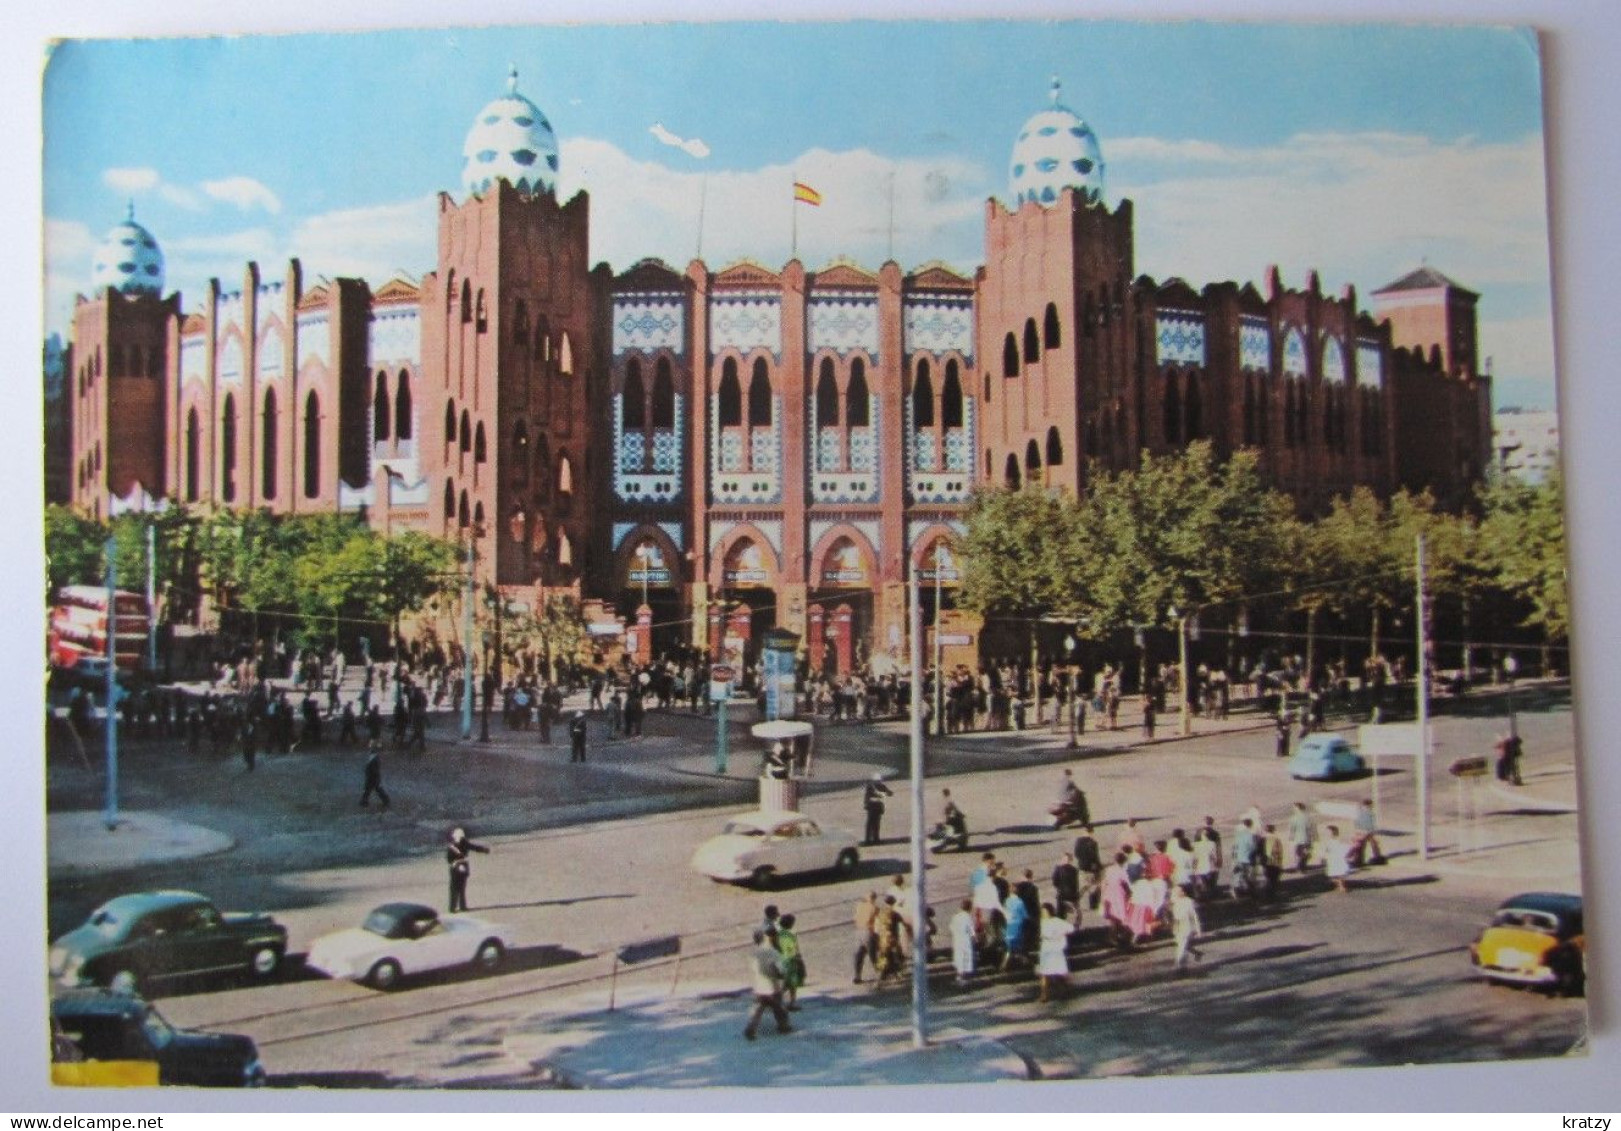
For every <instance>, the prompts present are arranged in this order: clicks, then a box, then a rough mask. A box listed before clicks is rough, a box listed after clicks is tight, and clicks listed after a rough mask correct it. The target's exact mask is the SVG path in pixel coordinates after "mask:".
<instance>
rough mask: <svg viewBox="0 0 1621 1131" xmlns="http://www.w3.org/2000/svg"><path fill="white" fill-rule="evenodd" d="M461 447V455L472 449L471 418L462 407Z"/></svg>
mask: <svg viewBox="0 0 1621 1131" xmlns="http://www.w3.org/2000/svg"><path fill="white" fill-rule="evenodd" d="M461 449H462V455H467V454H468V453H469V452H471V451H472V450H473V418H472V417H470V416H468V415H467V410H466V409H465V408H464V409H462V435H461Z"/></svg>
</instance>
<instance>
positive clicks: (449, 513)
mask: <svg viewBox="0 0 1621 1131" xmlns="http://www.w3.org/2000/svg"><path fill="white" fill-rule="evenodd" d="M455 517H456V481H455V480H454V479H452V478H450V476H448V475H447V476H445V522H446V523H447V524H448V523H449V522H450V520H451V519H453V518H455Z"/></svg>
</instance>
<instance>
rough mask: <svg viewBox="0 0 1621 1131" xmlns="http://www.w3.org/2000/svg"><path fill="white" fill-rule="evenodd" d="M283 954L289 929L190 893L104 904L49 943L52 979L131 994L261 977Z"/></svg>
mask: <svg viewBox="0 0 1621 1131" xmlns="http://www.w3.org/2000/svg"><path fill="white" fill-rule="evenodd" d="M286 953H287V928H286V927H283V926H282V925H281V924H279V923H277V922H276V921H275V920H274V919H272V918H271V917H270V916H269V915H265V914H262V913H258V912H226V913H223V914H222V913H221V912H220V911H218V910H217V909H216V908H215V907H214V904H213V903H212V902H210V901H209V900H208V899H207V898H206V897H205V896H201V895H198V894H197V893H196V892H189V891H154V892H139V893H136V894H133V895H121V896H118V897H117V898H116V899H110V900H108V901H107V902H106V903H104V904H102V905H101V906H100V907H98V908H96V910H95V911H93V912H91V915H90V918H89V919H88V920H86V921H85V923H84V925H83V926H80V927H76V928H75V929H73V930H71V931H69V932H68V933H67V934H65V935H63V936H62V937H61V938H59V939H57V940H56V942H55V943H54V944H53V945H52V946H51V977H52V979H54V980H55V981H56V982H57V984H59V985H62V986H84V985H98V986H106V987H108V988H109V989H113V990H117V991H119V992H120V993H126V994H133V993H137V992H140V991H142V990H145V989H148V988H150V987H153V986H155V985H157V984H160V983H161V982H162V981H163V980H165V979H169V978H175V977H179V976H181V975H186V974H203V973H209V972H213V971H221V970H247V971H249V972H251V973H252V974H254V975H255V976H256V977H260V978H266V977H269V976H270V975H271V974H272V973H274V972H275V970H276V968H277V967H278V966H280V965H281V960H282V956H283V955H284V954H286Z"/></svg>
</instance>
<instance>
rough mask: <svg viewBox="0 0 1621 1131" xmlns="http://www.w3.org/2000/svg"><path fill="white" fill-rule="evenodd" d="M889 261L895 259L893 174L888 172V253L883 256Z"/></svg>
mask: <svg viewBox="0 0 1621 1131" xmlns="http://www.w3.org/2000/svg"><path fill="white" fill-rule="evenodd" d="M885 258H886V259H888V260H890V261H891V262H893V261H894V259H895V174H894V172H893V171H891V172H890V174H889V254H888V255H886V256H885Z"/></svg>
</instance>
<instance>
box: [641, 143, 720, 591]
mask: <svg viewBox="0 0 1621 1131" xmlns="http://www.w3.org/2000/svg"><path fill="white" fill-rule="evenodd" d="M708 195H709V174H708V173H707V172H706V173H704V175H703V177H702V179H701V180H699V182H698V252H697V254H696V255H694V256H693V258H694V259H698V260H702V259H703V257H704V201H705V199H706V198H707V197H708ZM644 603H645V602H644Z"/></svg>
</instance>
